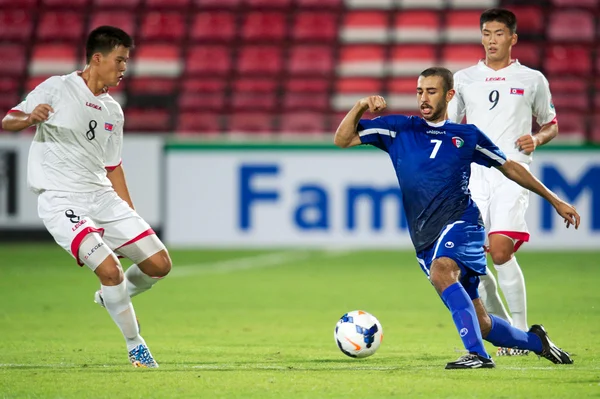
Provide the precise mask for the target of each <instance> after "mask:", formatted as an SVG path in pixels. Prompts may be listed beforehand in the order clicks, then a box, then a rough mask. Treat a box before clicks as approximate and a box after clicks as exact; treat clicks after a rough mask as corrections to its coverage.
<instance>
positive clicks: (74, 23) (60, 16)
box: [37, 11, 84, 44]
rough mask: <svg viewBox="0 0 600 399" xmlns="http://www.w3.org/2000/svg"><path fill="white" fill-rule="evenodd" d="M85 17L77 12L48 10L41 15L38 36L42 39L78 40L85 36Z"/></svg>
mask: <svg viewBox="0 0 600 399" xmlns="http://www.w3.org/2000/svg"><path fill="white" fill-rule="evenodd" d="M83 20H84V18H83V17H82V15H81V14H80V13H77V12H63V11H60V12H56V11H52V12H46V13H43V14H42V15H41V16H40V22H39V24H38V26H37V37H38V39H40V40H46V41H58V40H71V41H74V42H77V44H79V41H80V40H81V38H82V36H83Z"/></svg>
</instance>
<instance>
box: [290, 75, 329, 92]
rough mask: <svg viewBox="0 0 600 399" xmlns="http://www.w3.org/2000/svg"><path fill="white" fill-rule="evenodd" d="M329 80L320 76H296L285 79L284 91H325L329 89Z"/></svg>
mask: <svg viewBox="0 0 600 399" xmlns="http://www.w3.org/2000/svg"><path fill="white" fill-rule="evenodd" d="M329 84H330V82H329V80H328V79H321V78H297V77H292V78H288V79H286V80H285V84H284V86H285V91H290V92H292V91H293V92H298V93H325V92H327V91H328V90H329Z"/></svg>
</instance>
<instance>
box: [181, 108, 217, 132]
mask: <svg viewBox="0 0 600 399" xmlns="http://www.w3.org/2000/svg"><path fill="white" fill-rule="evenodd" d="M200 111H201V112H198V111H191V112H182V113H181V114H179V117H178V120H177V132H178V133H204V134H211V133H212V134H218V133H219V132H220V131H221V116H220V115H218V114H215V113H213V112H206V111H202V110H200Z"/></svg>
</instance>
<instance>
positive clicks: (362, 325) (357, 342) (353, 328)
mask: <svg viewBox="0 0 600 399" xmlns="http://www.w3.org/2000/svg"><path fill="white" fill-rule="evenodd" d="M333 336H334V338H335V342H336V343H337V346H338V347H339V348H340V350H341V351H342V353H343V354H345V355H347V356H350V357H368V356H371V355H372V354H373V353H375V352H376V351H377V349H378V348H379V345H381V341H382V340H383V329H382V328H381V323H379V320H377V319H376V318H375V316H373V315H372V314H370V313H367V312H365V311H362V310H354V311H352V312H348V313H346V314H345V315H343V316H342V317H341V318H340V320H339V321H338V322H337V324H336V325H335V332H334V334H333Z"/></svg>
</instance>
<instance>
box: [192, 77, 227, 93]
mask: <svg viewBox="0 0 600 399" xmlns="http://www.w3.org/2000/svg"><path fill="white" fill-rule="evenodd" d="M226 87H227V81H226V80H225V78H218V77H215V76H209V77H205V78H187V79H184V80H183V82H182V84H181V91H182V92H183V93H214V92H223V91H224V90H225V89H226Z"/></svg>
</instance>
